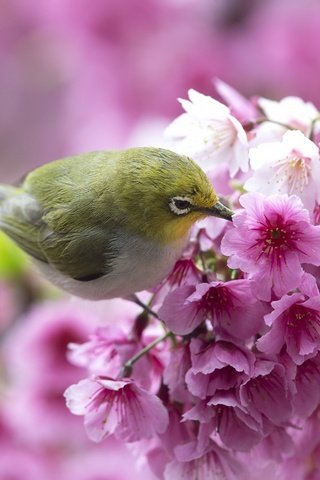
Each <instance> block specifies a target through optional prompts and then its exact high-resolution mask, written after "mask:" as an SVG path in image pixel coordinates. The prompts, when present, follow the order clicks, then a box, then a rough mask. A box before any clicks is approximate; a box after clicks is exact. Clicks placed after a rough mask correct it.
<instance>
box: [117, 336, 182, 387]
mask: <svg viewBox="0 0 320 480" xmlns="http://www.w3.org/2000/svg"><path fill="white" fill-rule="evenodd" d="M172 335H173V333H172V332H166V333H164V334H163V335H161V337H158V338H156V339H155V340H153V342H151V343H149V344H148V345H146V346H145V347H144V348H142V350H140V351H139V352H138V353H136V354H135V355H134V356H133V357H131V358H130V360H128V361H127V362H126V363H125V364H124V365H123V367H122V375H121V376H122V377H128V376H130V374H131V370H132V367H133V365H134V364H135V363H136V362H137V361H138V360H140V358H141V357H143V356H144V355H146V354H147V353H148V352H149V351H150V350H152V349H153V348H154V347H155V346H156V345H158V343H161V342H163V341H164V340H166V339H167V338H169V337H170V336H172Z"/></svg>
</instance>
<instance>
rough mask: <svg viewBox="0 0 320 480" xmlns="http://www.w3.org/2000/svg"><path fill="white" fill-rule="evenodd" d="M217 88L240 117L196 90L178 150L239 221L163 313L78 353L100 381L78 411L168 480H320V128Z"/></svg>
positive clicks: (176, 135)
mask: <svg viewBox="0 0 320 480" xmlns="http://www.w3.org/2000/svg"><path fill="white" fill-rule="evenodd" d="M217 88H218V90H219V93H220V95H221V96H222V97H223V98H224V99H225V101H226V103H227V104H228V105H223V104H221V103H219V102H218V101H216V100H214V99H213V98H211V97H207V96H204V95H202V94H201V93H199V92H196V91H194V90H191V91H190V92H189V98H190V100H183V101H181V103H182V106H183V107H184V109H185V113H183V114H182V115H181V116H180V117H178V118H177V119H175V120H174V122H173V123H172V124H171V125H170V126H169V127H168V128H167V130H166V137H167V139H168V143H169V144H170V147H171V148H173V149H175V150H176V151H178V152H183V153H188V152H189V154H191V155H192V156H193V157H194V159H195V160H196V161H197V162H198V163H199V164H200V165H201V166H202V167H203V168H204V169H205V170H206V172H207V173H208V176H209V178H210V179H212V182H213V184H214V186H215V188H216V189H217V190H218V193H219V194H220V195H221V197H223V201H225V202H227V203H228V204H229V205H230V207H231V208H233V209H234V210H235V214H234V216H233V222H232V223H227V222H225V221H223V220H221V221H217V220H216V219H212V218H210V219H207V220H205V221H203V222H202V223H200V224H199V225H197V226H196V227H195V228H194V230H193V232H192V234H191V238H190V243H189V245H188V248H187V250H186V251H185V252H184V254H183V257H182V258H181V259H180V260H179V262H178V263H177V264H176V266H175V268H174V269H173V272H172V273H171V274H170V275H169V277H168V278H167V279H165V280H164V281H163V282H162V284H161V285H159V287H158V288H157V289H156V290H155V291H153V292H149V296H148V298H147V299H148V304H149V305H150V308H151V311H150V309H149V310H146V311H144V312H142V313H140V315H138V316H136V317H135V318H134V317H133V316H132V317H130V318H129V319H128V318H127V317H126V316H125V315H124V314H123V315H121V314H120V315H119V317H118V318H117V319H115V318H113V319H112V321H111V319H110V322H109V325H108V326H106V327H100V328H99V329H97V330H96V332H95V333H94V334H93V335H91V337H90V339H89V340H88V341H87V342H85V343H83V344H72V345H71V347H70V352H69V359H70V361H71V362H72V363H73V364H75V365H78V366H81V367H82V368H83V367H84V368H86V369H87V372H88V376H87V378H85V379H83V380H81V381H80V382H79V383H77V384H74V385H71V386H70V387H69V388H68V389H67V390H66V392H65V397H66V401H67V406H68V407H69V409H70V411H71V412H72V413H74V414H76V415H82V416H84V424H85V428H86V431H87V434H88V436H89V438H90V439H92V440H93V441H95V442H99V441H101V440H102V439H104V438H105V437H107V436H110V435H113V436H114V437H115V438H117V439H120V440H123V441H125V442H127V443H134V444H135V445H134V448H135V451H136V454H137V455H138V456H139V457H140V458H141V457H142V458H144V459H147V461H148V463H149V465H150V467H151V469H152V471H153V472H154V473H155V475H156V476H157V477H158V478H162V479H164V480H172V479H183V478H188V479H191V480H196V479H197V480H211V479H212V480H213V479H217V478H219V479H225V480H233V479H234V480H235V479H237V480H239V479H252V480H253V479H256V478H259V479H264V478H265V479H267V478H268V479H269V478H275V479H278V480H286V479H289V478H294V479H295V480H307V479H308V480H309V479H311V478H312V479H316V478H319V476H320V465H319V460H318V457H317V454H318V452H319V448H320V447H319V445H320V420H319V415H320V389H319V381H320V293H319V287H318V284H319V282H320V270H319V266H320V225H318V223H319V205H320V175H319V168H320V155H319V146H318V141H319V132H320V130H319V124H320V123H319V122H320V114H319V112H318V111H317V109H316V108H315V107H314V105H312V104H310V103H305V102H303V101H302V100H301V99H299V98H296V97H287V98H285V99H283V100H281V101H279V102H274V101H271V100H268V99H264V98H256V99H254V100H247V99H245V98H243V97H242V96H241V95H240V94H239V93H238V92H235V91H234V90H233V89H232V88H231V87H229V86H228V85H225V84H223V83H222V82H218V83H217ZM111 303H112V302H111ZM115 325H117V326H115ZM293 472H294V475H293ZM297 472H298V473H297ZM297 474H298V475H299V476H297ZM292 475H293V476H292Z"/></svg>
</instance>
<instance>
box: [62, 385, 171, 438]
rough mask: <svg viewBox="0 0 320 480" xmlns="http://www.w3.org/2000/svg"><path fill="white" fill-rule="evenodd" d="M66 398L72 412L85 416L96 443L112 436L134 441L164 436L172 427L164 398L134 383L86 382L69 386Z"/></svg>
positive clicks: (89, 431) (86, 425)
mask: <svg viewBox="0 0 320 480" xmlns="http://www.w3.org/2000/svg"><path fill="white" fill-rule="evenodd" d="M65 397H66V399H67V406H68V407H69V408H70V411H71V412H72V413H74V414H75V415H84V416H85V422H84V424H85V427H86V430H87V432H88V436H89V438H90V439H91V440H93V441H96V442H98V441H101V440H102V439H103V438H104V437H106V436H108V435H109V434H111V433H114V434H115V436H116V437H117V438H119V439H121V440H125V441H127V442H134V441H136V440H140V439H142V438H151V437H152V435H153V434H154V433H156V432H158V433H163V432H164V431H165V430H166V428H167V426H168V413H167V410H166V409H165V407H164V406H163V404H162V403H161V401H160V399H159V398H158V397H157V396H155V395H151V394H150V393H148V392H146V391H145V390H142V389H140V388H138V387H137V386H136V385H135V384H134V383H132V382H131V381H130V380H127V381H125V380H121V381H120V380H111V379H108V378H102V377H97V378H95V379H93V380H90V379H85V380H82V381H80V382H79V383H78V384H77V385H72V386H71V387H69V388H68V389H67V390H66V392H65Z"/></svg>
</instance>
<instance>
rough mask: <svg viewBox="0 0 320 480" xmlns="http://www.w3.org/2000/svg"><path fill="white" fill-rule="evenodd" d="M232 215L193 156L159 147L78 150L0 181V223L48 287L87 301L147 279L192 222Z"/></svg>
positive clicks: (154, 276)
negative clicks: (19, 177) (16, 179)
mask: <svg viewBox="0 0 320 480" xmlns="http://www.w3.org/2000/svg"><path fill="white" fill-rule="evenodd" d="M232 213H233V212H232V211H231V210H229V209H228V208H227V207H225V206H224V205H223V204H222V203H220V202H219V199H218V197H217V194H216V193H215V191H214V189H213V188H212V185H211V184H210V182H209V180H208V178H207V176H206V175H205V173H204V172H203V171H202V170H201V168H200V167H199V166H198V165H197V164H196V163H195V162H194V161H193V160H191V159H190V158H188V157H185V156H181V155H177V154H176V153H174V152H171V151H169V150H165V149H161V148H130V149H127V150H123V151H99V152H90V153H84V154H81V155H77V156H73V157H67V158H63V159H61V160H56V161H54V162H51V163H48V164H45V165H43V166H41V167H39V168H36V169H35V170H33V171H32V172H30V173H29V174H28V175H27V176H26V177H25V179H24V180H23V182H22V183H21V185H19V186H9V185H0V229H1V230H3V231H4V232H5V233H6V234H7V235H8V236H9V237H10V238H11V239H13V240H14V241H15V242H16V243H17V245H19V246H20V247H21V249H22V250H24V251H25V252H26V253H28V254H29V255H31V257H33V259H34V261H35V262H36V264H37V265H38V267H39V269H40V270H41V272H43V274H44V275H45V276H46V277H47V278H48V279H49V280H50V281H51V282H53V283H54V284H55V285H56V286H58V287H59V288H62V289H63V290H66V291H68V292H70V293H72V294H73V295H76V296H80V297H83V298H89V299H95V300H100V299H107V298H113V297H126V296H129V295H131V294H133V293H134V292H137V291H141V290H144V289H148V288H150V287H153V286H155V285H156V284H157V283H159V282H160V281H161V280H162V279H163V278H165V276H166V275H168V273H169V272H170V270H171V269H172V267H173V266H174V264H175V262H176V260H177V259H178V258H179V256H180V255H181V252H182V250H183V249H184V247H185V246H186V244H187V242H188V236H189V231H190V228H191V226H192V225H193V224H194V222H196V221H197V220H199V219H201V218H204V217H206V216H208V215H213V216H215V217H220V218H225V219H227V220H231V217H232Z"/></svg>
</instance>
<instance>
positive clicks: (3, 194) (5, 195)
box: [0, 184, 20, 228]
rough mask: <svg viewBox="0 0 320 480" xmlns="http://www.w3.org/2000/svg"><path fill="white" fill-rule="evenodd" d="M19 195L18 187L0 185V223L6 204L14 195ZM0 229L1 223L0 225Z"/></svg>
mask: <svg viewBox="0 0 320 480" xmlns="http://www.w3.org/2000/svg"><path fill="white" fill-rule="evenodd" d="M19 193H20V189H19V188H18V187H13V186H11V185H2V184H0V221H1V217H2V216H3V215H4V214H5V212H6V210H7V208H6V202H7V200H9V199H10V198H12V197H14V196H15V195H17V194H19ZM0 228H1V223H0Z"/></svg>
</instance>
